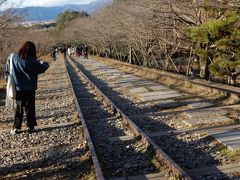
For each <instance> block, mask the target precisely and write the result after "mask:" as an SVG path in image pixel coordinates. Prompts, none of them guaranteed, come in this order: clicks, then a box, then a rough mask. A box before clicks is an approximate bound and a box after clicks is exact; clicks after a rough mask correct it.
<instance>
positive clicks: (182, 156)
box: [71, 59, 240, 179]
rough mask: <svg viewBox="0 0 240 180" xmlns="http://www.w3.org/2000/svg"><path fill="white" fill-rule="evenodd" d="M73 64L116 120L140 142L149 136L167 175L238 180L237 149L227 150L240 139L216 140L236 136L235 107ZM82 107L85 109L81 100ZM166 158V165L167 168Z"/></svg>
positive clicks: (92, 64)
mask: <svg viewBox="0 0 240 180" xmlns="http://www.w3.org/2000/svg"><path fill="white" fill-rule="evenodd" d="M71 65H72V67H74V68H75V71H79V72H78V74H81V75H80V76H82V77H84V80H86V79H89V80H91V81H92V83H90V82H89V80H87V82H88V83H90V84H91V85H90V86H91V87H94V86H97V88H96V87H94V89H95V90H94V91H95V93H96V94H99V93H100V94H101V92H99V91H102V92H103V93H104V96H103V95H100V99H101V101H104V100H103V99H107V101H108V103H107V104H108V106H110V107H111V108H110V109H115V110H113V113H114V111H115V113H117V112H118V113H117V114H119V111H120V112H121V113H122V114H124V115H121V116H120V117H124V118H125V117H126V118H127V119H128V120H130V119H131V120H132V122H133V123H132V124H134V128H136V129H138V131H141V132H142V133H143V134H144V135H140V136H141V137H142V139H144V137H147V138H146V139H147V141H148V142H150V145H152V147H153V149H154V150H155V151H156V149H158V150H160V153H159V154H161V155H162V154H164V156H163V157H161V158H159V157H158V158H157V159H158V162H159V163H160V164H161V163H162V164H165V165H166V164H168V168H167V169H168V170H172V169H174V168H175V167H177V168H175V170H176V169H177V176H179V177H183V179H184V177H185V179H188V178H191V177H192V178H193V179H209V178H210V179H211V178H213V179H225V178H230V179H238V178H240V176H239V169H240V166H239V161H240V155H239V151H238V149H237V148H238V147H236V146H231V143H232V142H234V141H237V140H238V139H239V136H234V137H233V139H230V140H229V141H231V142H229V143H228V142H226V144H225V143H224V141H223V139H224V138H222V137H221V136H220V135H221V134H223V135H225V136H226V137H227V136H229V137H230V135H229V134H227V133H229V132H238V131H239V124H238V122H239V113H238V112H237V111H235V110H236V109H239V105H235V106H226V107H215V106H216V104H214V102H213V101H209V100H208V99H206V98H203V97H199V96H196V95H193V94H189V93H187V92H184V91H181V92H180V93H179V92H178V91H176V90H174V89H170V88H168V87H166V86H164V85H163V84H160V85H159V83H155V82H151V81H149V80H147V79H143V78H141V77H137V76H134V75H132V74H127V73H124V72H122V71H119V70H117V69H115V68H112V67H110V66H109V65H106V64H102V63H99V62H96V61H89V60H82V59H78V60H77V61H75V60H74V61H73V62H71ZM76 66H77V67H78V69H77V67H76ZM82 73H83V74H82ZM85 76H86V77H85ZM98 89H99V90H98ZM147 90H150V91H147ZM159 90H161V93H160V95H161V96H159V93H158V92H160V91H159ZM163 91H164V92H163ZM105 96H106V97H107V98H106V97H105ZM162 97H165V98H162ZM80 102H81V100H80ZM83 102H85V103H83V104H86V101H84V99H83ZM218 103H219V102H218ZM90 107H91V106H90ZM113 107H114V108H113ZM90 119H95V118H90ZM216 126H217V127H216ZM126 127H129V126H126ZM112 135H114V136H115V137H108V140H110V141H111V142H119V139H121V141H122V142H129V140H135V139H136V134H134V133H133V134H131V133H130V134H128V133H125V134H112ZM138 136H139V135H138ZM149 137H151V138H149ZM231 137H232V136H231ZM234 138H235V140H234ZM236 138H237V139H236ZM93 139H94V138H93ZM231 148H233V149H231ZM103 152H104V150H103ZM161 155H160V156H161ZM163 159H164V161H163ZM166 159H167V160H169V161H168V163H166ZM161 160H162V161H161ZM134 164H135V162H134V161H132V165H134ZM173 164H174V166H171V165H173ZM130 166H131V165H130ZM165 167H166V166H165ZM182 169H183V170H182ZM107 171H108V170H106V172H107ZM185 171H186V172H187V173H185ZM165 172H166V169H165ZM175 172H176V171H175ZM137 173H139V172H136V174H137ZM147 173H153V172H151V171H150V172H147ZM181 173H183V174H181ZM139 174H141V172H140V173H139ZM117 175H118V176H122V175H123V176H124V175H125V174H124V173H123V174H117Z"/></svg>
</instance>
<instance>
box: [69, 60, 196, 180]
mask: <svg viewBox="0 0 240 180" xmlns="http://www.w3.org/2000/svg"><path fill="white" fill-rule="evenodd" d="M67 67H68V71H69V75H70V78H71V80H72V82H73V88H74V91H75V92H76V99H75V100H76V103H77V104H79V107H80V108H79V113H80V114H82V117H81V119H82V121H84V122H83V124H86V129H85V132H86V136H89V134H90V136H91V139H92V140H90V144H92V142H93V144H94V147H95V148H96V152H95V150H94V147H93V148H92V150H91V151H92V154H93V155H94V156H95V154H97V156H98V157H99V160H96V162H95V168H96V169H97V170H99V169H102V170H103V173H101V171H99V173H100V174H99V175H97V176H98V178H99V179H102V178H104V177H105V178H115V177H126V178H129V177H130V178H137V176H138V178H139V177H140V176H141V175H142V177H141V178H146V177H148V176H150V177H152V176H154V177H155V178H166V175H168V176H172V177H175V178H179V179H191V178H190V177H189V176H188V175H187V174H186V173H185V172H184V171H183V170H182V169H181V168H180V167H179V166H178V165H177V164H175V163H174V162H173V161H172V160H171V159H170V158H169V157H168V156H167V155H166V154H165V153H164V152H163V151H162V150H161V149H160V148H159V147H158V146H157V145H156V144H155V143H154V142H153V141H152V140H151V139H150V138H149V137H148V136H147V135H146V134H145V133H144V132H143V131H142V130H141V129H139V128H138V127H137V126H136V125H135V124H134V123H133V122H132V121H131V120H130V119H129V118H128V117H127V116H126V115H125V114H124V113H123V112H122V111H121V110H120V109H119V108H117V107H116V106H115V105H114V104H113V103H112V102H111V101H110V100H109V99H108V98H107V97H106V96H105V95H104V94H103V93H102V92H101V91H100V90H99V89H98V88H97V87H96V86H95V85H94V84H93V83H92V82H91V81H90V80H89V79H88V78H87V77H86V76H85V75H84V74H83V73H81V72H80V71H79V69H78V67H77V66H76V65H75V64H74V63H73V62H72V61H68V62H67ZM124 136H130V137H131V138H130V139H125V140H124V141H122V140H121V137H124ZM115 137H119V139H114V138H115ZM90 146H91V145H90ZM90 149H91V148H90ZM99 164H101V167H99ZM102 174H103V175H102ZM103 176H104V177H103Z"/></svg>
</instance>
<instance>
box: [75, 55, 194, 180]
mask: <svg viewBox="0 0 240 180" xmlns="http://www.w3.org/2000/svg"><path fill="white" fill-rule="evenodd" d="M72 60H73V59H72ZM73 62H74V60H73ZM75 66H76V62H75ZM79 70H80V69H79ZM78 73H80V74H81V76H83V77H84V78H85V79H86V80H87V81H88V82H89V84H90V86H92V87H94V89H95V90H96V91H97V93H98V94H99V95H100V96H101V97H102V98H103V99H104V101H105V102H106V103H107V104H108V105H109V106H111V107H112V109H113V110H114V112H115V113H117V114H118V115H119V116H120V117H122V118H123V120H124V123H125V124H126V125H127V126H128V127H130V129H131V130H132V131H133V133H134V134H135V135H137V136H140V137H141V138H142V139H143V140H145V141H146V142H148V143H149V144H150V145H151V146H152V147H153V149H154V151H155V156H156V158H157V159H158V161H159V163H160V164H162V165H164V166H165V167H166V168H168V174H169V175H172V176H175V177H177V178H178V179H185V180H192V178H191V177H190V176H189V175H188V174H187V173H186V172H185V171H184V170H183V169H182V168H181V167H179V166H178V165H177V164H176V163H175V162H174V161H173V160H172V159H171V158H170V157H169V156H168V155H167V154H166V153H165V152H164V151H163V150H162V149H161V148H160V147H159V146H158V145H157V144H156V143H155V142H154V141H153V140H152V139H151V138H150V137H149V136H148V135H147V134H146V133H144V132H143V131H142V130H141V129H140V128H139V127H138V126H137V125H136V124H135V123H134V122H133V121H132V120H131V119H130V118H129V117H127V116H126V115H125V114H124V113H123V112H122V111H121V110H120V109H119V108H118V107H117V106H116V105H115V104H114V103H113V102H112V101H111V100H110V99H109V98H108V97H107V96H105V95H104V93H103V92H101V90H100V89H99V88H98V87H97V86H96V85H95V84H94V83H93V82H92V81H91V80H90V79H89V78H88V77H87V76H86V75H85V74H84V73H83V72H82V71H81V70H80V71H78Z"/></svg>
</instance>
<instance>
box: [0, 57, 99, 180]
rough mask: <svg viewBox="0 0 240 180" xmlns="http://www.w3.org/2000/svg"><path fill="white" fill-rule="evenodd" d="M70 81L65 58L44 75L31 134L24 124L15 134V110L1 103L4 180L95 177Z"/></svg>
mask: <svg viewBox="0 0 240 180" xmlns="http://www.w3.org/2000/svg"><path fill="white" fill-rule="evenodd" d="M69 82H70V81H69V79H68V76H67V72H66V67H65V64H64V61H63V60H62V59H59V60H58V61H55V62H52V63H51V65H50V68H49V70H47V72H46V73H45V74H43V75H41V76H40V78H39V84H38V91H37V94H36V114H37V122H38V127H37V129H36V131H35V132H33V133H31V134H29V133H28V132H26V130H25V125H24V126H23V128H22V132H21V133H20V134H17V135H11V134H10V129H11V127H12V120H11V111H10V110H8V109H7V108H5V107H4V106H0V112H1V115H0V128H1V129H0V144H1V146H0V156H1V158H0V179H89V178H94V176H95V175H94V171H93V166H92V161H91V156H90V152H89V150H88V146H87V143H86V139H85V138H84V135H83V130H82V126H81V123H80V121H79V118H78V114H77V111H76V107H75V104H74V102H73V97H72V92H71V88H70V83H69ZM23 124H25V122H24V123H23Z"/></svg>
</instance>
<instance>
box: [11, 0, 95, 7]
mask: <svg viewBox="0 0 240 180" xmlns="http://www.w3.org/2000/svg"><path fill="white" fill-rule="evenodd" d="M21 1H22V3H21ZM93 1H94V0H39V1H37V0H8V6H15V5H16V4H19V3H20V4H21V6H20V7H26V6H47V7H50V6H60V5H65V4H88V3H90V2H93Z"/></svg>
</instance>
